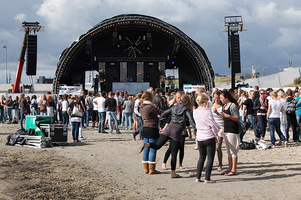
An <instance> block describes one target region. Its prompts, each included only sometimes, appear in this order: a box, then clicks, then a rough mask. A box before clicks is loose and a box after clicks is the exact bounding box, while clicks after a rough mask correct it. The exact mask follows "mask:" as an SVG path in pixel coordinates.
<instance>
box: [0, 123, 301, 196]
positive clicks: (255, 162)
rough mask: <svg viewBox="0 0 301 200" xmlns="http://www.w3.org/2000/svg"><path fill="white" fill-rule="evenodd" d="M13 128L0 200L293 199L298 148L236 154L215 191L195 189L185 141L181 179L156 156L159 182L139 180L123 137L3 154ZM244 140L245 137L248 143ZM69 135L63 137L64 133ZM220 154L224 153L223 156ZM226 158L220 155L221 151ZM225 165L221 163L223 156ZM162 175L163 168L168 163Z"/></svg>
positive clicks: (299, 170) (133, 149)
mask: <svg viewBox="0 0 301 200" xmlns="http://www.w3.org/2000/svg"><path fill="white" fill-rule="evenodd" d="M15 130H17V126H16V125H6V124H4V125H2V124H1V125H0V199H208V198H210V199H231V200H233V199H284V198H286V199H299V198H300V196H301V191H300V190H299V189H298V188H299V186H300V185H301V184H300V182H301V180H300V175H301V159H300V155H301V146H300V145H296V144H292V143H291V144H290V147H289V148H282V147H277V148H274V149H271V150H263V151H259V150H249V151H240V152H239V164H238V173H239V174H238V175H237V176H233V177H227V176H223V175H220V174H219V173H218V172H216V168H214V170H213V172H212V179H213V180H217V183H216V184H207V185H205V184H203V183H195V177H194V175H191V174H193V173H195V169H196V163H197V159H198V151H196V150H194V149H193V147H194V142H193V141H187V143H186V147H185V158H184V162H183V164H184V166H185V167H186V169H183V170H178V172H179V173H180V175H182V176H183V178H181V179H171V178H170V172H169V171H168V170H167V171H162V170H161V164H162V159H163V156H164V153H165V150H166V149H167V147H166V146H165V147H163V148H162V149H161V150H159V151H158V154H157V162H158V165H157V169H158V170H160V171H161V172H162V174H161V175H145V174H143V167H142V164H141V160H142V155H138V154H137V148H138V146H139V141H133V140H132V139H131V137H130V135H129V134H128V133H126V132H125V131H123V134H120V135H116V134H112V135H107V134H99V133H97V131H96V130H95V129H92V128H88V129H85V131H84V134H85V136H86V137H87V138H88V139H87V140H86V141H84V142H82V143H80V144H76V145H74V144H70V145H68V146H55V147H52V148H48V149H32V148H25V147H15V146H13V147H10V146H5V145H4V143H5V140H6V137H7V135H8V134H7V133H8V132H14V131H15ZM251 134H252V133H251V132H250V133H248V135H247V136H246V137H248V136H251ZM69 135H70V133H69ZM224 150H225V149H224ZM224 152H225V151H224ZM224 160H225V162H224V163H225V164H226V155H225V153H224ZM167 166H168V167H169V166H170V165H169V161H168V165H167Z"/></svg>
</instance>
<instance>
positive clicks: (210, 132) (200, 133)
mask: <svg viewBox="0 0 301 200" xmlns="http://www.w3.org/2000/svg"><path fill="white" fill-rule="evenodd" d="M196 102H197V104H198V106H199V107H198V108H197V109H195V110H194V111H193V118H194V120H195V123H196V128H197V133H196V138H197V141H198V146H199V153H200V154H199V155H200V157H199V161H198V164H197V175H196V182H200V179H201V173H202V170H203V167H204V162H205V160H206V157H207V165H206V174H205V181H204V183H215V181H213V180H211V179H210V175H211V171H212V166H213V161H214V155H215V148H216V140H217V139H218V135H217V133H218V131H219V130H220V126H219V125H218V124H217V123H216V122H215V120H214V119H213V114H212V112H211V109H210V108H209V103H208V97H207V95H206V94H200V95H199V96H198V97H197V98H196Z"/></svg>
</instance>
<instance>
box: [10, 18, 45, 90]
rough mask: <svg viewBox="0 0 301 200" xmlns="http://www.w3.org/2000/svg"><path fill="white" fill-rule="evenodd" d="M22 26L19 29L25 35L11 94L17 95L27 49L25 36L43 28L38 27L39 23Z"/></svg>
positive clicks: (24, 23)
mask: <svg viewBox="0 0 301 200" xmlns="http://www.w3.org/2000/svg"><path fill="white" fill-rule="evenodd" d="M22 24H23V25H22V26H21V27H20V30H24V31H25V35H24V40H23V44H22V49H21V53H20V57H19V60H18V68H17V72H16V78H15V82H14V84H12V86H13V88H12V93H19V88H20V81H21V76H22V70H23V66H24V61H25V59H24V58H25V53H26V48H27V36H28V35H29V34H30V33H31V32H34V33H36V32H39V31H41V30H42V29H43V27H42V26H40V25H39V24H40V23H39V22H23V23H22Z"/></svg>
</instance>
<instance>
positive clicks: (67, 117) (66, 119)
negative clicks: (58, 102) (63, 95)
mask: <svg viewBox="0 0 301 200" xmlns="http://www.w3.org/2000/svg"><path fill="white" fill-rule="evenodd" d="M62 117H63V124H67V125H68V122H69V115H68V113H67V111H64V112H62Z"/></svg>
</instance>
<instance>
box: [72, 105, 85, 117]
mask: <svg viewBox="0 0 301 200" xmlns="http://www.w3.org/2000/svg"><path fill="white" fill-rule="evenodd" d="M71 116H72V117H82V116H83V113H82V112H81V111H79V109H78V107H76V106H74V107H73V110H72V114H71Z"/></svg>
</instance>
